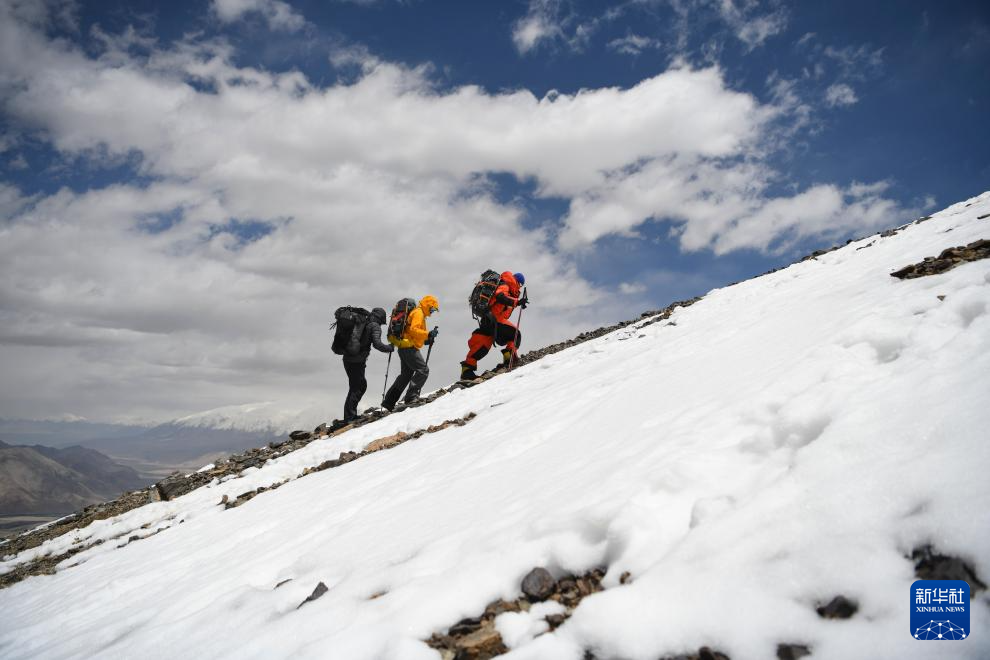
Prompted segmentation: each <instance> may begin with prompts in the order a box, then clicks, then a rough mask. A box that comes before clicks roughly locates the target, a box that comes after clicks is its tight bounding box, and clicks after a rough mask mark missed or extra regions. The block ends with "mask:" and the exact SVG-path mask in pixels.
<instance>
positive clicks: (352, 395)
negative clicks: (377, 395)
mask: <svg viewBox="0 0 990 660" xmlns="http://www.w3.org/2000/svg"><path fill="white" fill-rule="evenodd" d="M366 366H368V363H367V362H364V361H362V362H347V361H346V360H345V361H344V371H346V372H347V388H348V389H347V399H345V400H344V421H345V422H349V421H351V420H352V419H354V418H355V417H357V416H358V414H357V408H358V403H360V402H361V397H363V396H364V393H365V391H367V389H368V379H367V378H365V377H364V368H365V367H366Z"/></svg>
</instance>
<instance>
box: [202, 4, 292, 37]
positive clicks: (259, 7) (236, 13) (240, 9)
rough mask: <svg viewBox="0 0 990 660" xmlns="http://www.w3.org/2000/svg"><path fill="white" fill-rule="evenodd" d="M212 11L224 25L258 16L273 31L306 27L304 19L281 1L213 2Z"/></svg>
mask: <svg viewBox="0 0 990 660" xmlns="http://www.w3.org/2000/svg"><path fill="white" fill-rule="evenodd" d="M213 11H214V13H215V14H216V15H217V18H219V19H220V20H221V21H223V22H224V23H233V22H234V21H238V20H241V19H242V18H244V16H246V15H248V14H260V15H261V16H262V17H264V19H265V21H266V22H267V23H268V27H270V28H271V29H273V30H283V31H286V32H294V31H296V30H299V29H301V28H302V27H303V26H305V25H306V19H305V18H303V17H302V16H301V15H300V14H298V13H296V12H295V11H293V9H292V7H291V6H290V5H289V4H288V3H286V2H283V1H282V0H213Z"/></svg>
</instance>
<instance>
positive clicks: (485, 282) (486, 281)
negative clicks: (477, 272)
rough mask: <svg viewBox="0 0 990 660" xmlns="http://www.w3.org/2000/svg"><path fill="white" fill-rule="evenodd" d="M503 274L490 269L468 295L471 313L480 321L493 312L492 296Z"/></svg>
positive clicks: (482, 275)
mask: <svg viewBox="0 0 990 660" xmlns="http://www.w3.org/2000/svg"><path fill="white" fill-rule="evenodd" d="M501 281H502V276H501V275H499V274H498V273H496V272H495V271H494V270H492V269H490V268H489V269H488V270H486V271H485V272H483V273H482V274H481V279H480V280H478V282H477V283H476V284H475V285H474V288H473V289H471V295H470V296H468V303H469V304H470V305H471V315H472V316H474V318H476V319H478V320H479V321H480V320H481V319H483V318H485V317H487V316H488V315H489V314H491V303H492V296H494V295H495V289H497V288H498V284H499V282H501Z"/></svg>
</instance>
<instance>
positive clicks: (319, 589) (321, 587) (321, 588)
mask: <svg viewBox="0 0 990 660" xmlns="http://www.w3.org/2000/svg"><path fill="white" fill-rule="evenodd" d="M328 591H330V590H329V589H328V588H327V585H325V584H323V583H322V582H320V583H319V584H318V585H316V588H315V589H313V593H311V594H310V595H309V596H307V597H306V600H304V601H303V602H301V603H299V607H302V606H303V605H305V604H306V603H309V602H311V601H314V600H316V599H317V598H320V597H322V596H323V594H325V593H326V592H328ZM299 607H297V608H296V609H297V610H298V609H299Z"/></svg>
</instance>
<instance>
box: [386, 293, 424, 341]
mask: <svg viewBox="0 0 990 660" xmlns="http://www.w3.org/2000/svg"><path fill="white" fill-rule="evenodd" d="M417 305H419V303H418V302H416V301H415V300H414V299H413V298H401V299H399V302H397V303H395V307H393V308H392V316H391V318H390V320H389V322H388V338H389V339H390V340H393V339H394V340H395V341H399V340H400V339H402V333H403V332H405V330H406V324H407V323H408V322H409V312H411V311H413V310H414V309H416V307H417Z"/></svg>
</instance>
